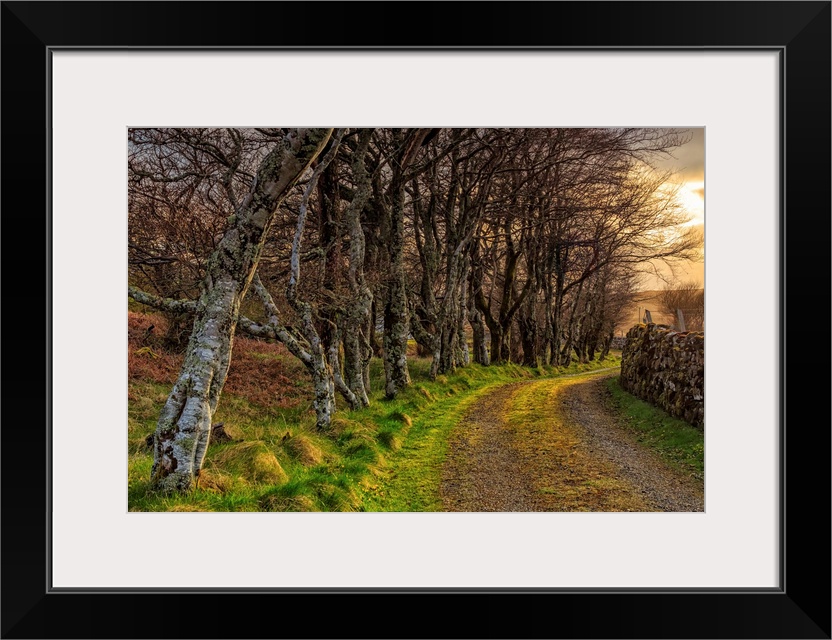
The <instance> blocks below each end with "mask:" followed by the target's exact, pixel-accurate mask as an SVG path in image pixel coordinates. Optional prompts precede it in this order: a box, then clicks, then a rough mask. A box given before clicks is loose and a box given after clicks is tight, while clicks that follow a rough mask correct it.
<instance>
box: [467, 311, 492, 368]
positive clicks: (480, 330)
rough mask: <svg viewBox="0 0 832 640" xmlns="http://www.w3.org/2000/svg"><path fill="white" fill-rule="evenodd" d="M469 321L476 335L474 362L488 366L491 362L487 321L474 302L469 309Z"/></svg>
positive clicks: (474, 335)
mask: <svg viewBox="0 0 832 640" xmlns="http://www.w3.org/2000/svg"><path fill="white" fill-rule="evenodd" d="M468 322H469V323H470V324H471V332H472V334H473V337H474V362H476V363H477V364H481V365H485V366H488V365H489V364H490V363H491V362H490V359H489V357H488V347H487V346H486V344H485V321H484V320H483V319H482V314H481V313H480V312H479V310H478V309H477V308H476V306H474V305H473V304H472V305H470V309H469V311H468Z"/></svg>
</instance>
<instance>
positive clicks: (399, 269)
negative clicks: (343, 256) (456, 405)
mask: <svg viewBox="0 0 832 640" xmlns="http://www.w3.org/2000/svg"><path fill="white" fill-rule="evenodd" d="M393 182H394V184H393V185H392V187H391V188H392V191H393V203H392V206H391V208H390V246H389V251H390V279H389V283H388V287H387V300H386V303H385V305H384V376H385V388H384V393H385V395H386V396H387V398H395V397H396V395H398V393H399V392H400V391H401V390H402V389H405V388H406V387H408V386H409V385H410V372H409V371H408V368H407V338H408V336H409V335H410V326H409V325H410V321H409V316H408V308H407V283H406V279H405V271H404V196H405V194H404V183H403V182H402V181H401V179H398V180H397V179H395V178H394V181H393Z"/></svg>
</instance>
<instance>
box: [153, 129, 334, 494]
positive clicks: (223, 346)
mask: <svg viewBox="0 0 832 640" xmlns="http://www.w3.org/2000/svg"><path fill="white" fill-rule="evenodd" d="M331 133H332V129H297V130H292V131H290V132H289V133H288V134H287V136H286V138H285V139H284V143H283V144H282V145H280V146H278V147H277V148H275V149H274V150H272V151H271V152H270V153H269V154H268V155H267V156H266V157H265V158H264V159H263V162H262V163H261V164H260V167H259V168H258V171H257V176H256V179H255V181H254V184H253V186H252V189H251V191H250V192H249V194H248V196H247V197H246V199H245V200H244V201H243V202H242V203H241V204H240V206H239V207H238V208H237V213H236V215H235V216H233V217H232V220H231V224H230V225H229V227H228V230H227V231H226V232H225V234H224V235H223V237H222V239H221V240H220V242H219V244H218V245H217V249H216V250H215V251H214V253H213V255H212V256H211V258H210V260H209V262H208V267H207V274H206V276H205V280H204V281H203V284H202V295H201V296H200V298H199V301H198V303H197V308H196V314H195V317H194V325H193V331H192V332H191V338H190V341H189V342H188V347H187V351H186V353H185V360H184V363H183V365H182V370H181V371H180V374H179V377H178V379H177V380H176V383H175V384H174V385H173V389H172V390H171V392H170V395H169V396H168V399H167V401H166V402H165V406H164V407H163V408H162V412H161V414H160V416H159V421H158V424H157V426H156V433H155V436H154V447H153V452H154V457H153V467H152V470H151V479H152V481H153V484H154V485H155V486H156V487H157V488H158V489H161V490H167V491H170V490H175V491H185V490H187V489H190V488H191V486H192V484H193V482H194V479H195V478H196V476H197V475H198V474H199V471H200V469H201V467H202V462H203V459H204V457H205V452H206V450H207V448H208V441H209V439H210V435H211V419H212V416H213V414H214V412H215V411H216V408H217V403H218V402H219V398H220V393H221V392H222V387H223V385H224V384H225V380H226V377H227V375H228V366H229V364H230V362H231V351H232V346H233V341H234V330H235V328H236V325H237V320H238V316H239V310H240V302H241V301H242V298H243V296H244V295H245V293H246V290H247V289H248V287H249V284H250V283H251V279H252V277H253V275H254V271H255V269H256V267H257V263H258V261H259V258H260V252H261V250H262V246H263V241H264V238H265V234H266V232H267V231H268V229H269V226H270V224H271V222H272V219H273V217H274V213H275V211H276V209H277V207H278V205H279V204H280V202H281V201H282V200H283V199H284V198H285V197H286V195H287V193H288V192H289V190H290V189H291V188H292V186H294V184H295V183H296V182H297V180H298V178H300V176H301V175H302V174H303V172H304V171H305V170H306V169H307V167H308V166H309V165H310V164H311V163H312V161H313V160H314V159H315V158H316V157H317V156H318V154H319V153H320V152H321V149H323V147H324V145H325V144H326V142H327V141H328V140H329V137H330V135H331Z"/></svg>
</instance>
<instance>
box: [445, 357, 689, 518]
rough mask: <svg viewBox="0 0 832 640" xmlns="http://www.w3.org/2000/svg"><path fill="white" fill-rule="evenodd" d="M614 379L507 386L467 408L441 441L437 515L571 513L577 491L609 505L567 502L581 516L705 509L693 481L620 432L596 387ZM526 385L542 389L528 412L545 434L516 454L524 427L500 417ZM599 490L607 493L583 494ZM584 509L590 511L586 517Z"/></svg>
mask: <svg viewBox="0 0 832 640" xmlns="http://www.w3.org/2000/svg"><path fill="white" fill-rule="evenodd" d="M612 375H616V372H602V373H598V374H596V375H589V376H585V377H583V376H582V377H580V378H575V379H573V380H567V379H566V378H556V379H553V380H546V381H535V382H522V383H514V384H509V385H505V386H502V387H498V388H496V389H494V390H492V391H490V392H489V393H488V394H487V395H486V396H485V397H484V398H482V399H481V400H479V401H478V402H477V403H475V404H474V406H472V407H471V409H470V410H469V411H468V412H467V414H466V415H465V417H464V418H463V419H462V420H461V421H460V424H459V425H458V426H457V427H456V429H455V430H454V432H453V434H452V435H451V439H450V442H449V453H448V457H447V460H446V463H445V466H444V468H443V476H442V484H441V487H440V493H441V496H442V501H443V504H444V507H445V510H446V511H468V512H471V511H492V512H494V511H497V512H510V511H514V512H517V511H564V510H573V509H571V508H570V504H572V503H570V502H569V499H567V498H571V497H574V494H575V492H580V491H582V492H583V495H584V496H588V495H589V493H590V492H594V493H595V494H599V493H604V492H605V491H606V492H607V493H608V494H610V495H612V494H615V496H614V498H609V499H607V502H604V501H603V500H600V499H598V501H596V502H587V501H586V500H584V501H583V502H580V501H578V502H575V503H574V504H578V505H580V507H579V510H598V511H601V510H605V511H609V510H611V511H703V510H704V492H703V490H702V485H701V483H697V482H696V481H695V480H693V479H691V478H688V477H686V476H684V475H682V474H679V473H678V472H676V471H675V470H673V469H670V468H668V467H667V466H666V465H665V464H664V462H662V461H661V460H660V459H659V458H658V457H657V456H656V455H655V454H653V453H652V452H651V451H649V450H647V449H645V448H644V447H642V446H641V445H640V444H638V443H637V442H636V441H635V439H634V437H633V436H632V434H631V433H630V432H628V431H627V430H626V429H624V428H623V427H621V426H620V425H619V424H618V419H617V417H616V415H615V413H614V412H613V410H612V409H610V408H609V407H608V406H607V404H606V403H605V401H604V399H605V396H606V393H607V391H606V389H605V387H604V380H605V379H606V378H608V377H610V376H612ZM527 385H546V387H545V388H543V389H542V391H544V392H545V394H543V395H541V394H539V393H538V395H535V396H534V397H535V398H540V397H542V398H543V399H544V400H543V402H542V405H543V406H540V407H539V408H538V407H533V408H532V410H533V411H534V412H535V413H536V414H537V415H539V416H542V417H543V418H544V420H543V422H545V429H548V430H551V433H548V432H547V433H546V434H544V436H540V434H538V435H534V434H532V436H531V437H537V438H538V440H535V442H539V443H541V444H540V446H538V447H537V448H535V450H534V451H530V450H529V447H528V446H523V445H524V443H525V444H528V442H529V438H528V437H527V436H526V435H524V434H523V433H522V428H523V426H522V425H517V424H511V423H510V422H509V420H508V419H507V418H506V417H505V415H504V414H505V413H506V408H507V407H511V406H513V405H512V403H514V402H515V399H516V398H518V397H520V395H521V394H522V393H523V392H524V387H526V386H527ZM549 385H551V386H549ZM540 390H541V388H540V387H538V391H540ZM538 409H539V411H538ZM515 420H516V418H515ZM518 427H519V428H518ZM535 430H536V431H538V432H539V431H540V429H539V428H537V427H535V429H533V431H535ZM550 447H551V450H547V449H548V448H550ZM599 473H601V474H602V476H603V477H599ZM590 474H591V475H590ZM598 486H601V487H608V486H609V487H614V488H611V489H609V490H607V489H603V488H602V489H600V490H599V489H597V488H591V487H598ZM548 487H556V488H558V489H557V490H556V489H551V490H546V488H548ZM563 487H567V488H568V489H569V491H571V492H572V493H571V494H566V493H564V490H562V489H563ZM587 487H590V488H587ZM564 496H567V497H564ZM592 497H593V496H590V498H592ZM587 504H589V505H597V507H593V508H591V509H587V507H586V505H587ZM616 505H625V506H616Z"/></svg>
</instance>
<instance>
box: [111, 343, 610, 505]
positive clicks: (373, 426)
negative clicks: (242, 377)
mask: <svg viewBox="0 0 832 640" xmlns="http://www.w3.org/2000/svg"><path fill="white" fill-rule="evenodd" d="M619 363H620V360H619V358H618V357H611V358H608V359H607V360H605V361H604V362H601V363H598V362H593V363H591V364H588V365H580V364H577V363H573V364H572V365H571V366H570V367H544V366H540V367H537V368H526V367H521V366H518V365H513V364H509V365H499V366H490V367H483V366H480V365H475V364H472V365H470V366H468V367H464V368H461V369H458V370H457V371H456V372H455V373H453V374H448V375H445V376H439V377H438V378H437V380H436V381H435V382H431V381H430V380H429V379H428V371H429V368H430V360H429V359H421V358H412V359H409V361H408V364H409V367H410V373H411V378H412V380H413V383H412V385H411V386H410V387H409V388H407V389H406V390H404V391H403V392H402V393H400V394H399V396H398V397H397V398H395V399H394V400H386V399H385V398H384V393H383V371H382V363H381V361H379V360H374V361H373V363H372V365H371V380H372V382H373V388H374V389H375V391H373V392H372V394H371V397H370V400H371V404H370V406H369V407H367V408H365V409H362V410H359V411H349V410H344V409H341V410H339V411H338V412H337V413H336V415H335V418H334V419H333V424H332V429H331V431H330V432H327V433H321V432H318V431H317V430H316V429H315V428H314V412H312V411H311V410H310V408H309V405H308V404H307V403H304V404H303V405H302V406H301V407H296V408H279V407H263V406H260V405H257V404H255V403H253V402H249V401H247V400H246V399H244V398H241V397H238V396H235V395H233V394H229V393H224V394H223V396H222V398H221V400H220V405H219V408H218V411H217V415H216V416H215V418H214V421H215V422H225V423H226V425H229V426H231V427H233V429H234V432H235V433H237V434H239V438H240V440H241V442H231V443H225V444H212V445H211V446H210V447H209V450H208V454H207V456H206V462H205V467H204V471H203V474H202V476H201V477H200V483H199V486H198V487H197V488H195V489H193V490H192V491H190V492H188V493H186V494H181V495H165V494H159V493H156V492H154V491H153V490H152V489H151V486H150V481H149V477H150V468H151V465H152V453H151V452H150V450H149V449H148V448H147V447H146V446H145V445H144V440H145V438H146V437H147V436H148V435H150V434H151V433H153V431H154V429H155V427H156V420H157V418H158V416H159V412H160V411H161V408H162V405H163V404H164V402H165V399H166V397H167V394H168V392H169V391H170V389H169V387H168V386H166V385H160V384H155V383H151V382H145V381H139V382H137V381H132V382H131V383H130V402H129V404H128V406H129V410H128V413H129V414H128V505H129V509H130V510H131V511H224V512H227V511H437V510H440V509H441V505H440V502H439V482H440V478H441V467H442V463H443V461H444V458H445V454H446V451H447V439H448V435H449V434H450V432H451V430H452V429H453V427H454V426H455V425H456V423H457V422H458V420H459V419H460V417H461V416H462V414H463V413H464V412H465V410H466V409H467V407H468V406H469V405H470V404H471V403H472V402H474V401H475V400H476V399H477V398H478V397H480V396H481V395H482V394H484V393H487V391H488V389H489V388H491V387H493V386H495V385H500V384H505V383H508V382H514V381H517V380H520V379H525V378H528V379H534V378H539V377H541V376H557V375H561V374H569V373H578V372H580V371H590V370H593V369H598V368H604V367H614V366H617V365H618V364H619ZM338 403H339V407H343V406H344V403H343V401H342V400H341V398H340V397H339V398H338Z"/></svg>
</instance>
